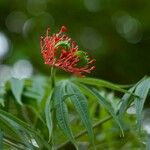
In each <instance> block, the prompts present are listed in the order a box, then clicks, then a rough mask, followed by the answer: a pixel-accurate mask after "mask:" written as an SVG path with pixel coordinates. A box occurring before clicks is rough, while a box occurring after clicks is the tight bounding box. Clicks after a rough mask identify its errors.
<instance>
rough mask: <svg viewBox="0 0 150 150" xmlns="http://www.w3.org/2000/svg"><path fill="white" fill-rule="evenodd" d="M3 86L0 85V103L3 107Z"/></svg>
mask: <svg viewBox="0 0 150 150" xmlns="http://www.w3.org/2000/svg"><path fill="white" fill-rule="evenodd" d="M4 95H5V86H0V104H1V105H2V106H3V107H4V106H5V104H4Z"/></svg>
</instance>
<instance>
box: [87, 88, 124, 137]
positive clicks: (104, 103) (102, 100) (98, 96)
mask: <svg viewBox="0 0 150 150" xmlns="http://www.w3.org/2000/svg"><path fill="white" fill-rule="evenodd" d="M87 90H89V92H91V93H92V94H93V95H94V96H95V97H96V99H97V100H98V103H99V104H100V105H102V106H103V107H104V108H105V109H106V110H107V111H108V112H109V113H110V114H111V115H112V117H113V118H114V120H115V121H116V123H117V124H118V126H119V127H120V130H121V132H122V135H123V136H124V132H123V129H122V125H121V122H120V121H119V118H118V116H117V114H116V113H115V111H114V109H113V107H112V106H111V104H110V103H109V102H108V101H107V100H106V99H105V98H104V97H103V96H101V94H100V92H99V91H98V90H97V89H95V88H93V87H89V86H88V87H87Z"/></svg>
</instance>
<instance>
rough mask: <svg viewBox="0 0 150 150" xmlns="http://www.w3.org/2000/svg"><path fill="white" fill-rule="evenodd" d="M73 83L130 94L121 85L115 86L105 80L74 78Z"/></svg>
mask: <svg viewBox="0 0 150 150" xmlns="http://www.w3.org/2000/svg"><path fill="white" fill-rule="evenodd" d="M73 81H77V82H81V83H84V84H88V85H93V86H98V87H105V88H109V89H112V90H116V91H119V92H123V93H128V91H127V90H125V89H123V88H121V87H122V86H121V85H117V84H113V83H110V82H108V81H105V80H100V79H95V78H74V79H73Z"/></svg>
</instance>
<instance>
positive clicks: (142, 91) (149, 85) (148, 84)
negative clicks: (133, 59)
mask: <svg viewBox="0 0 150 150" xmlns="http://www.w3.org/2000/svg"><path fill="white" fill-rule="evenodd" d="M149 90H150V78H146V79H145V80H143V81H142V82H141V83H139V85H138V86H137V87H136V89H135V94H136V95H138V96H139V97H140V98H136V99H135V102H134V103H135V108H136V116H137V126H138V129H139V130H140V128H141V121H142V110H143V107H144V103H145V100H146V97H147V95H148V92H149Z"/></svg>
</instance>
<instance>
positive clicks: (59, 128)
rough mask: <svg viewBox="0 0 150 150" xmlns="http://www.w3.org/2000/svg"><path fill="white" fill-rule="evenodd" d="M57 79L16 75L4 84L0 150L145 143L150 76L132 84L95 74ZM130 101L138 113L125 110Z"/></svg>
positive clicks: (143, 145) (100, 146)
mask: <svg viewBox="0 0 150 150" xmlns="http://www.w3.org/2000/svg"><path fill="white" fill-rule="evenodd" d="M56 80H57V82H56V86H55V87H54V88H52V87H51V86H50V85H51V82H52V81H51V80H50V79H49V78H48V77H45V76H35V77H33V78H30V79H22V80H19V79H14V78H12V79H10V80H9V81H7V82H6V83H5V84H4V86H1V87H0V97H1V99H2V100H1V109H0V127H1V131H0V138H1V141H2V140H3V143H1V144H0V146H1V149H5V148H9V149H11V148H12V147H15V148H16V149H66V148H67V147H69V146H71V147H73V145H74V146H75V147H76V149H82V148H81V147H82V146H84V147H85V146H86V145H87V146H88V147H89V149H93V148H94V147H95V148H97V149H99V148H101V149H105V148H109V146H111V148H112V149H113V148H114V149H115V147H118V148H119V149H124V148H136V146H138V145H139V146H142V147H146V144H143V142H144V141H145V140H146V137H147V136H146V134H145V133H144V131H143V128H141V126H142V113H143V112H142V111H143V108H144V103H145V101H146V97H147V96H148V93H149V91H150V78H149V77H145V78H143V79H142V80H140V81H139V82H138V83H136V84H134V85H129V86H128V85H125V86H124V85H118V84H113V83H110V82H108V81H104V80H100V79H94V78H70V79H59V78H58V79H56ZM4 91H5V92H4ZM131 105H134V106H135V108H136V115H133V116H131V115H128V114H127V113H126V110H127V109H128V108H129V107H130V106H131ZM89 107H90V109H89ZM76 112H77V113H78V115H77V114H76ZM80 120H81V121H80ZM81 122H82V123H81ZM105 122H107V123H105ZM104 123H105V124H104ZM84 128H85V129H84ZM114 130H115V132H116V134H113V132H114ZM94 131H97V132H94ZM135 131H136V132H135ZM76 133H78V134H76ZM86 134H88V135H89V138H88V137H87V136H86ZM120 134H121V135H122V136H121V137H120ZM131 137H133V139H132V142H130V138H131ZM137 137H140V140H139V139H138V138H137ZM117 138H120V140H121V141H120V142H119V143H118V141H117ZM88 139H89V140H88ZM69 141H71V142H72V144H73V145H71V143H70V142H69ZM83 141H86V142H87V141H89V142H88V143H87V144H84V142H83ZM126 141H128V142H129V145H126ZM135 143H136V144H135ZM145 143H148V142H145ZM139 146H138V147H139Z"/></svg>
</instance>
